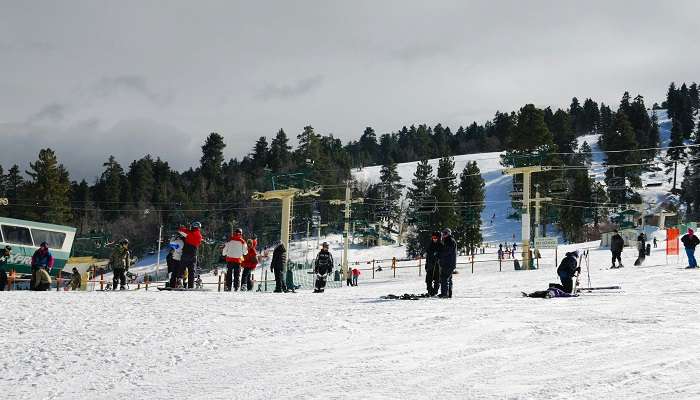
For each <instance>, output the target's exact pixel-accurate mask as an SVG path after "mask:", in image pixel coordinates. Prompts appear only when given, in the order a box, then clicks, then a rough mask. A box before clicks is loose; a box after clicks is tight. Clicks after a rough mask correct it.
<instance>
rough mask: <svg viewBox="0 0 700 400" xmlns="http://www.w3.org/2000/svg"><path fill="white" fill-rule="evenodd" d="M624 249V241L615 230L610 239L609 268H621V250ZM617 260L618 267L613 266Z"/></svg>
mask: <svg viewBox="0 0 700 400" xmlns="http://www.w3.org/2000/svg"><path fill="white" fill-rule="evenodd" d="M624 247H625V239H623V238H622V236H620V234H619V233H618V232H617V229H615V234H614V235H612V237H611V238H610V252H612V266H611V267H610V268H622V267H624V265H622V249H623V248H624ZM616 260H617V262H618V265H617V266H615V261H616Z"/></svg>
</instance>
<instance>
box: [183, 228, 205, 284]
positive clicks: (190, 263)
mask: <svg viewBox="0 0 700 400" xmlns="http://www.w3.org/2000/svg"><path fill="white" fill-rule="evenodd" d="M201 230H202V224H201V223H200V222H193V223H192V226H191V228H190V229H187V228H185V227H181V228H180V229H179V231H180V232H182V233H183V234H184V236H185V245H184V246H183V248H182V258H181V260H180V264H181V266H180V268H182V269H183V270H186V271H187V285H188V288H190V289H192V288H194V276H195V264H196V262H197V249H199V246H200V245H201V244H202V231H201ZM183 280H184V277H183Z"/></svg>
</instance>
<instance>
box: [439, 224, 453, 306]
mask: <svg viewBox="0 0 700 400" xmlns="http://www.w3.org/2000/svg"><path fill="white" fill-rule="evenodd" d="M456 268H457V242H455V240H454V238H452V230H451V229H450V228H445V229H444V230H443V231H442V246H441V248H440V294H439V295H438V297H441V298H451V297H452V273H453V272H454V270H455V269H456Z"/></svg>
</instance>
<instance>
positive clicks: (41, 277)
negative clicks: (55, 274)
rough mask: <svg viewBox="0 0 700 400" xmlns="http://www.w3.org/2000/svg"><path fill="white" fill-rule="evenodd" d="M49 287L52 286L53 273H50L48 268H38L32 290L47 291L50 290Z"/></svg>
mask: <svg viewBox="0 0 700 400" xmlns="http://www.w3.org/2000/svg"><path fill="white" fill-rule="evenodd" d="M49 288H51V275H49V272H48V270H46V268H39V269H37V271H36V278H35V279H34V285H33V286H32V290H35V291H38V292H45V291H47V290H49Z"/></svg>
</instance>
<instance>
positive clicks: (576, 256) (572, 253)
mask: <svg viewBox="0 0 700 400" xmlns="http://www.w3.org/2000/svg"><path fill="white" fill-rule="evenodd" d="M566 255H568V256H572V257H575V258H578V250H574V251H570V252H568V253H567V254H566Z"/></svg>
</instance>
